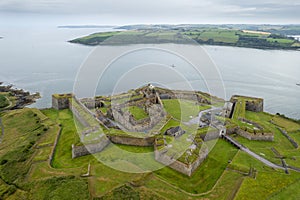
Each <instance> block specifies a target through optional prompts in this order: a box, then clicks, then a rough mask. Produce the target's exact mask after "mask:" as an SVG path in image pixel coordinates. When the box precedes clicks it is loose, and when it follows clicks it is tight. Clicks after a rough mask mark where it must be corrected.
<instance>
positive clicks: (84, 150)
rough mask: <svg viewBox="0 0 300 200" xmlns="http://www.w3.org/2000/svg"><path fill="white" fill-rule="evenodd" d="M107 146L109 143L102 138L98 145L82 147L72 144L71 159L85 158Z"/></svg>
mask: <svg viewBox="0 0 300 200" xmlns="http://www.w3.org/2000/svg"><path fill="white" fill-rule="evenodd" d="M109 144H110V141H109V140H108V139H106V138H103V139H102V140H101V141H100V142H99V143H95V144H86V145H83V146H75V145H74V144H73V145H72V158H77V157H80V156H85V155H89V154H94V153H98V152H101V151H102V150H103V149H104V148H105V147H106V146H107V145H109Z"/></svg>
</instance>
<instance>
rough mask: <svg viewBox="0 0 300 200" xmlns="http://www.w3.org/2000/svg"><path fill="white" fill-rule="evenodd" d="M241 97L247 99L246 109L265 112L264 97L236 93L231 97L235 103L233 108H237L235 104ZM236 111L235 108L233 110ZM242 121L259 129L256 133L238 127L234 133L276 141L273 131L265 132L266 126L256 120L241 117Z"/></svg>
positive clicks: (261, 139) (250, 137) (248, 137)
mask: <svg viewBox="0 0 300 200" xmlns="http://www.w3.org/2000/svg"><path fill="white" fill-rule="evenodd" d="M239 98H243V99H245V104H246V105H245V109H246V110H248V111H252V112H263V111H264V100H263V99H262V98H256V97H247V96H241V95H234V96H232V97H231V99H230V102H232V103H233V105H234V106H233V109H235V104H236V103H237V102H238V99H239ZM233 112H234V110H233ZM239 120H240V121H242V122H245V123H249V124H252V125H253V126H255V127H256V128H257V131H255V132H254V133H250V132H248V131H246V130H243V129H242V128H240V127H236V128H235V129H234V131H233V132H234V133H236V134H238V135H240V136H242V137H245V138H247V139H248V140H259V141H274V134H273V133H264V128H263V127H262V126H261V125H260V124H259V123H256V122H253V121H251V120H247V119H244V118H239Z"/></svg>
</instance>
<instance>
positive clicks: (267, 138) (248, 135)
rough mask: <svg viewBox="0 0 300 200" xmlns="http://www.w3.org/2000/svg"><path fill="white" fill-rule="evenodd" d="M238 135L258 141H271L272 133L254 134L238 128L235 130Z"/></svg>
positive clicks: (272, 138)
mask: <svg viewBox="0 0 300 200" xmlns="http://www.w3.org/2000/svg"><path fill="white" fill-rule="evenodd" d="M235 132H236V133H237V134H238V135H240V136H242V137H244V138H247V139H248V140H260V141H273V140H274V135H273V134H272V133H256V135H254V134H251V133H248V132H246V131H244V130H242V129H240V128H237V129H236V131H235Z"/></svg>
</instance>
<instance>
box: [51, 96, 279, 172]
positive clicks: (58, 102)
mask: <svg viewBox="0 0 300 200" xmlns="http://www.w3.org/2000/svg"><path fill="white" fill-rule="evenodd" d="M144 94H145V96H146V97H148V99H149V100H148V101H147V102H146V103H147V109H148V110H147V112H148V114H149V117H148V118H146V119H142V120H140V121H137V120H135V121H134V120H133V118H132V115H128V113H127V114H126V113H122V112H119V111H120V110H121V109H119V110H118V112H115V113H111V114H113V120H116V121H118V122H119V123H120V124H122V125H123V126H124V127H126V128H127V129H129V130H131V131H137V132H140V131H143V130H145V129H151V128H152V127H153V126H154V125H156V124H157V123H158V122H160V121H161V120H162V119H163V117H165V116H166V113H165V111H164V109H163V103H162V101H161V99H178V98H179V99H187V100H193V101H197V102H198V103H206V104H210V102H209V101H208V100H207V98H204V97H203V96H201V95H199V94H195V93H194V92H185V91H176V92H175V93H171V92H164V91H162V92H161V91H156V92H155V93H152V94H151V93H150V94H147V93H144ZM147 95H149V96H147ZM145 96H144V97H145ZM235 97H239V96H233V97H232V98H231V102H233V103H235ZM71 98H73V95H72V94H68V95H53V96H52V107H53V108H55V109H58V110H60V109H65V108H69V109H71V111H72V112H73V114H74V116H75V117H76V118H77V119H78V120H79V121H80V122H81V123H82V124H83V125H88V122H87V121H85V120H84V119H83V118H82V117H81V116H80V113H79V112H78V111H77V110H76V109H75V108H72V106H71V103H70V99H71ZM74 99H75V100H76V98H75V97H74ZM142 100H143V98H140V99H139V98H136V99H134V100H129V101H128V102H126V104H124V105H127V106H128V105H136V103H137V102H139V101H142ZM143 103H145V102H143ZM83 104H84V105H83ZM83 104H82V103H81V104H80V105H81V106H82V107H84V109H87V107H90V108H95V106H98V107H102V106H103V104H102V102H101V101H100V100H99V101H96V102H95V101H84V103H83ZM86 106H87V107H86ZM246 109H247V110H250V111H254V112H261V111H263V99H259V98H256V99H255V100H249V101H246ZM111 112H113V111H111ZM89 113H90V114H91V115H92V116H93V117H95V118H96V116H95V115H94V114H92V113H91V112H89ZM98 121H99V120H98ZM99 123H100V121H99ZM234 132H235V133H237V134H239V135H241V136H243V137H246V138H248V139H250V140H268V141H272V140H273V139H274V136H273V135H268V134H260V135H251V137H250V136H249V133H248V132H245V131H243V130H241V129H239V128H231V129H230V130H227V134H231V133H234ZM104 137H105V138H103V140H101V141H100V142H98V143H95V144H86V145H85V146H75V145H72V158H76V157H80V156H84V155H89V154H94V153H98V152H101V151H102V150H104V149H105V148H106V147H107V146H108V145H109V144H110V143H116V144H124V145H133V146H153V145H154V149H155V152H154V155H155V160H157V161H158V162H160V163H162V164H164V165H168V166H169V167H170V168H172V169H174V170H176V171H179V172H181V173H183V174H185V175H187V176H191V175H192V173H193V172H194V171H195V170H196V169H197V167H198V166H199V165H200V164H201V163H202V162H203V161H204V160H205V158H206V157H207V155H208V149H204V150H203V151H201V153H199V157H198V158H197V159H196V160H195V161H194V162H193V163H190V164H186V163H183V162H180V161H178V160H176V159H174V158H172V157H171V156H169V155H167V154H166V151H165V148H163V149H161V150H158V148H157V144H156V139H155V137H148V138H136V137H131V136H126V135H124V136H123V135H107V136H104ZM218 137H220V130H216V131H211V132H209V133H208V134H206V137H205V140H206V141H207V140H212V139H216V138H218Z"/></svg>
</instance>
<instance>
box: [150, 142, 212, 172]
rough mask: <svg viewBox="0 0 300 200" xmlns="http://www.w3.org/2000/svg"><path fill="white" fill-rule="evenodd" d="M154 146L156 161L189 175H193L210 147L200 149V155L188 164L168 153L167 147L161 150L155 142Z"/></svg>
mask: <svg viewBox="0 0 300 200" xmlns="http://www.w3.org/2000/svg"><path fill="white" fill-rule="evenodd" d="M154 148H155V150H154V156H155V160H156V161H158V162H160V163H162V164H163V165H166V166H168V167H170V168H172V169H174V170H176V171H178V172H180V173H182V174H185V175H187V176H191V175H192V174H193V172H194V171H195V170H196V169H197V168H198V167H199V165H200V164H201V163H202V162H203V161H204V160H205V158H206V157H207V155H208V149H207V148H205V149H204V150H202V151H200V153H199V157H198V158H197V159H196V160H195V161H194V162H193V163H190V164H186V163H183V162H180V161H178V160H177V159H174V158H172V157H171V156H169V155H167V150H166V149H165V148H163V149H160V150H159V149H157V144H155V146H154Z"/></svg>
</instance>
